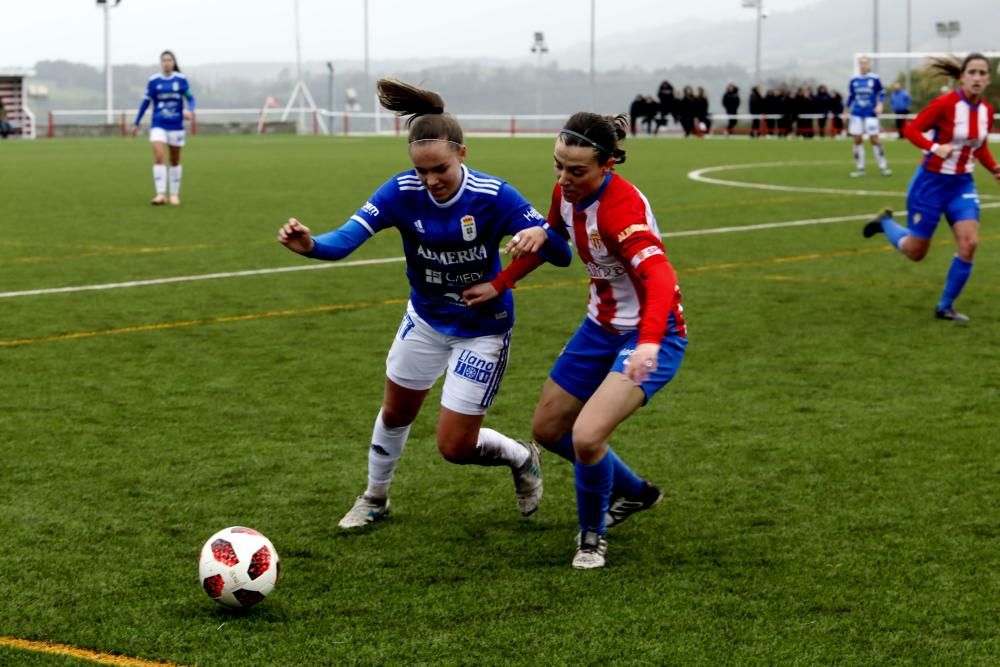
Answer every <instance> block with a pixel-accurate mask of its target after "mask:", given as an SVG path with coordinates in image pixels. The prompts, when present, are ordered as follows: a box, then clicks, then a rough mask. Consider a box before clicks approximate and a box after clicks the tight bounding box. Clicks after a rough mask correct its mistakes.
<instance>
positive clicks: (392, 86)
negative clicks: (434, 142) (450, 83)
mask: <svg viewBox="0 0 1000 667" xmlns="http://www.w3.org/2000/svg"><path fill="white" fill-rule="evenodd" d="M377 85H378V101H379V102H380V103H381V104H382V106H384V107H385V108H386V109H388V110H389V111H395V112H396V114H397V115H399V116H409V118H407V119H406V126H407V127H408V128H410V143H411V144H412V143H413V142H415V141H426V140H428V139H443V140H445V141H450V142H452V143H453V144H455V149H456V150H457V149H458V147H459V146H461V145H462V141H463V134H462V126H461V125H459V124H458V121H457V120H456V119H455V117H454V116H452V115H451V114H450V113H447V112H446V111H445V110H444V99H443V98H442V97H441V96H440V95H438V94H437V93H435V92H434V91H431V90H425V89H423V88H418V87H417V86H414V85H412V84H409V83H405V82H403V81H400V80H399V79H389V78H387V79H379V80H378V84H377Z"/></svg>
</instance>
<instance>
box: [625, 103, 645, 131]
mask: <svg viewBox="0 0 1000 667" xmlns="http://www.w3.org/2000/svg"><path fill="white" fill-rule="evenodd" d="M645 105H646V103H645V102H644V101H643V99H642V95H641V94H640V95H636V96H635V99H634V100H632V104H630V105H629V107H628V118H629V122H630V123H631V125H630V128H629V129H630V130H631V131H632V136H633V137H634V136H635V135H636V133H637V132H636V124H637V123H638V122H639V116H641V115H642V113H643V110H644V107H645Z"/></svg>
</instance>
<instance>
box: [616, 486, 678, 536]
mask: <svg viewBox="0 0 1000 667" xmlns="http://www.w3.org/2000/svg"><path fill="white" fill-rule="evenodd" d="M662 500H663V492H662V491H660V489H658V488H657V487H655V486H653V485H652V484H650V483H649V482H646V483H645V484H643V487H642V493H640V494H639V495H637V496H618V497H612V498H611V502H610V503H608V511H607V512H605V513H604V525H605V527H607V528H611V527H612V526H617V525H618V524H620V523H621V522H622V521H624V520H625V519H627V518H629V517H630V516H632V515H633V514H635V513H636V512H642V511H643V510H649V509H653V508H654V507H656V506H657V505H659V504H660V501H662Z"/></svg>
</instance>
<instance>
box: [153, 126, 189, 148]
mask: <svg viewBox="0 0 1000 667" xmlns="http://www.w3.org/2000/svg"><path fill="white" fill-rule="evenodd" d="M149 140H150V141H159V142H160V143H162V144H166V145H168V146H177V147H178V148H179V147H181V146H183V145H184V130H164V129H163V128H162V127H152V128H150V129H149Z"/></svg>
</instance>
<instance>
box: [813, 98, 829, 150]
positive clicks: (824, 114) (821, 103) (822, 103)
mask: <svg viewBox="0 0 1000 667" xmlns="http://www.w3.org/2000/svg"><path fill="white" fill-rule="evenodd" d="M832 103H833V98H832V97H830V91H828V90H827V89H826V86H820V87H819V88H817V89H816V95H815V96H814V97H813V108H814V109H815V110H816V111H815V112H816V113H818V114H820V116H821V118H820V119H819V121H818V122H817V125H818V126H819V136H820V137H823V136H824V135H826V123H827V120H828V119H829V117H830V106H831V104H832Z"/></svg>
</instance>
